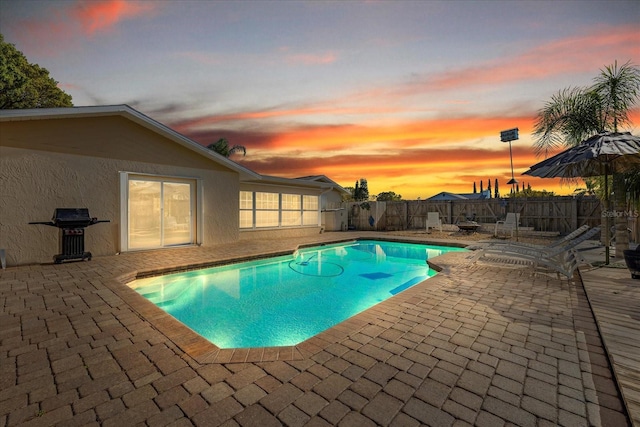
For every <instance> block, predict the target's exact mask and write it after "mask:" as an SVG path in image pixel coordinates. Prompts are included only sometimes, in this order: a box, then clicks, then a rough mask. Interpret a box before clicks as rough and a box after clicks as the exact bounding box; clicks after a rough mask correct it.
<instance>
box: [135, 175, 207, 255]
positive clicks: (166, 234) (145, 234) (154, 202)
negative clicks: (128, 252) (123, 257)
mask: <svg viewBox="0 0 640 427" xmlns="http://www.w3.org/2000/svg"><path fill="white" fill-rule="evenodd" d="M128 194H129V197H128V232H127V238H128V239H127V240H128V248H129V249H151V248H162V247H165V246H175V245H186V244H191V243H194V224H195V222H194V212H195V209H194V207H195V182H192V181H184V182H182V181H177V180H170V179H166V180H165V179H152V178H149V177H141V178H134V177H130V178H129V182H128Z"/></svg>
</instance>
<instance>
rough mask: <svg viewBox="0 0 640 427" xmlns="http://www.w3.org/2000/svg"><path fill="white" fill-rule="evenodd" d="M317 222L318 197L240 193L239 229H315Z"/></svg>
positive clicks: (318, 214) (318, 220)
mask: <svg viewBox="0 0 640 427" xmlns="http://www.w3.org/2000/svg"><path fill="white" fill-rule="evenodd" d="M319 222H320V212H319V197H318V196H310V195H301V194H288V193H270V192H260V191H256V192H252V191H241V192H240V228H244V229H248V228H267V227H269V228H274V227H300V226H304V225H307V226H312V225H315V226H317V225H318V223H319Z"/></svg>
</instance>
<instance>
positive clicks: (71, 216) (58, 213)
mask: <svg viewBox="0 0 640 427" xmlns="http://www.w3.org/2000/svg"><path fill="white" fill-rule="evenodd" d="M51 220H52V221H54V222H60V223H63V222H83V221H86V222H91V217H90V216H89V209H87V208H57V209H56V210H55V211H53V217H52V218H51Z"/></svg>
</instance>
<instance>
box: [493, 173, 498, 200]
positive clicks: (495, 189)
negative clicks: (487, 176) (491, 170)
mask: <svg viewBox="0 0 640 427" xmlns="http://www.w3.org/2000/svg"><path fill="white" fill-rule="evenodd" d="M493 191H494V192H495V193H494V194H493V197H495V198H496V199H498V198H499V197H500V191H498V178H496V185H495V188H494V190H493Z"/></svg>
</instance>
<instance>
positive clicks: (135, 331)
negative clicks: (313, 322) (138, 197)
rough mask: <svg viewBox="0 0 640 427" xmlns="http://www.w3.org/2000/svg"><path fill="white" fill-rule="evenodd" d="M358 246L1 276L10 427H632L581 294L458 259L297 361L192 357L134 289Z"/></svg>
mask: <svg viewBox="0 0 640 427" xmlns="http://www.w3.org/2000/svg"><path fill="white" fill-rule="evenodd" d="M359 236H370V234H367V233H326V234H321V235H318V236H316V237H310V238H305V239H300V238H297V239H282V240H279V241H259V242H240V243H237V244H233V245H225V246H219V247H211V248H198V247H191V248H180V249H171V250H164V251H150V252H139V253H127V254H122V255H117V256H109V257H96V258H94V259H93V260H92V261H91V262H80V263H67V264H62V265H35V266H25V267H14V268H8V269H6V270H2V271H0V302H1V307H2V310H1V312H0V426H15V425H28V426H30V425H33V426H36V425H65V426H72V425H83V426H84V425H104V426H118V427H122V426H128V425H149V426H164V425H174V426H182V425H197V426H209V425H211V426H213V425H227V426H238V425H240V426H252V425H253V426H270V425H274V426H277V425H288V426H302V425H309V426H328V425H338V426H368V425H370V426H375V425H385V426H386V425H388V426H418V425H434V426H450V425H456V426H463V425H477V426H492V427H493V426H502V425H519V426H546V425H549V426H551V425H594V426H598V425H602V426H625V425H629V424H630V421H629V418H628V417H627V414H626V411H625V406H624V404H623V401H622V399H621V397H620V393H619V390H618V387H617V385H616V382H615V380H614V376H613V373H612V369H611V366H610V365H609V359H608V358H607V355H606V353H605V351H604V348H603V343H602V341H601V337H600V334H599V331H598V329H597V327H596V323H595V321H594V315H593V313H592V311H591V308H590V305H589V301H588V300H587V298H586V295H585V293H584V289H583V287H582V283H581V281H580V280H577V281H575V282H568V281H567V280H560V279H558V278H555V277H552V276H547V275H543V274H537V275H531V271H530V270H528V269H524V270H523V269H510V268H503V267H499V266H491V265H483V264H472V263H471V260H470V256H469V255H468V254H467V253H449V254H446V255H444V256H441V257H439V258H438V259H437V260H436V263H437V264H438V265H439V266H441V267H442V268H443V271H442V272H441V273H440V274H438V275H437V276H435V277H433V278H431V279H429V280H427V281H425V282H423V283H421V284H419V285H416V286H414V287H412V288H410V289H408V290H406V291H405V292H402V293H401V294H398V295H396V296H394V297H393V298H391V299H389V300H387V301H385V302H383V303H381V304H379V305H377V306H375V307H373V308H371V309H369V310H366V311H365V312H363V313H360V314H358V315H356V316H354V317H353V318H351V319H349V320H348V321H347V322H344V323H343V324H340V325H338V326H336V327H334V328H332V329H331V330H329V331H326V332H325V333H323V334H321V335H320V336H318V337H315V338H314V339H312V340H310V341H309V342H306V343H304V344H302V345H299V346H297V347H295V348H294V349H292V350H291V351H289V352H288V353H284V352H283V353H278V351H277V350H273V349H266V350H262V353H261V354H260V355H259V359H258V360H262V361H259V362H247V360H254V359H255V357H257V356H255V354H251V351H250V350H245V351H237V352H233V351H228V352H227V353H225V354H226V356H225V357H226V358H227V359H226V360H225V362H224V363H203V360H200V359H198V357H197V356H196V357H194V356H193V355H192V354H190V353H191V350H189V349H187V350H188V351H184V349H185V347H188V345H189V344H185V343H183V342H182V343H181V342H177V341H179V340H177V338H176V337H173V339H172V337H171V332H169V333H167V332H166V324H165V325H164V326H162V325H161V326H158V324H159V323H162V322H166V319H165V320H159V319H157V318H155V317H154V316H153V313H154V311H153V309H150V310H151V311H150V312H149V313H151V314H149V313H146V312H145V309H146V308H145V307H148V306H147V305H146V304H150V303H147V302H146V301H145V300H143V299H142V297H140V300H139V303H133V304H132V303H131V301H132V299H131V298H132V297H131V296H127V292H128V291H127V289H128V287H126V285H124V284H122V283H121V281H122V280H124V279H123V278H126V277H128V278H133V277H135V275H136V274H138V273H139V272H144V271H153V270H159V269H172V268H176V267H184V266H195V265H198V264H203V263H210V262H217V261H222V260H230V259H238V258H241V257H245V256H259V255H261V254H264V253H274V252H275V253H283V252H290V251H292V250H293V249H295V247H296V246H297V245H298V244H301V243H305V244H308V243H315V242H323V241H331V240H334V239H336V238H340V239H344V238H353V237H359ZM385 237H387V235H386V234H385ZM405 240H410V239H406V238H405ZM123 295H124V297H123ZM156 320H158V324H157V322H156ZM177 330H178V331H180V330H182V329H180V326H178V327H177ZM198 345H199V344H198V343H197V342H196V343H195V344H194V346H195V347H194V348H198ZM193 351H194V352H195V353H198V351H197V350H193ZM255 351H257V350H255ZM274 351H275V353H274ZM296 352H297V353H296ZM267 353H269V354H267ZM216 357H217V356H216ZM266 360H268V361H266Z"/></svg>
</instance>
